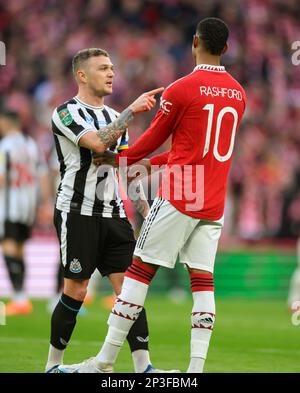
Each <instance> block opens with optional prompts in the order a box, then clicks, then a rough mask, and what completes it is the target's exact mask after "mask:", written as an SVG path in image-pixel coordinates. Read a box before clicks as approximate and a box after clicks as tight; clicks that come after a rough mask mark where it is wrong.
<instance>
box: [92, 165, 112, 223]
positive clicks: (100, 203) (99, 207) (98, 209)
mask: <svg viewBox="0 0 300 393" xmlns="http://www.w3.org/2000/svg"><path fill="white" fill-rule="evenodd" d="M107 176H108V172H105V173H104V174H103V176H98V177H97V184H96V192H95V194H96V195H95V202H94V206H93V215H96V214H99V213H100V214H102V213H103V210H104V189H105V183H103V184H101V185H100V186H99V184H100V183H101V182H102V181H104V182H105V181H106V178H107ZM99 194H100V195H99ZM98 196H99V198H98Z"/></svg>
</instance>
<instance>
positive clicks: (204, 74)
mask: <svg viewBox="0 0 300 393" xmlns="http://www.w3.org/2000/svg"><path fill="white" fill-rule="evenodd" d="M228 35H229V32H228V27H227V26H226V24H225V23H224V22H223V21H222V20H220V19H217V18H207V19H204V20H202V21H201V22H200V23H199V24H198V26H197V30H196V34H195V35H194V37H193V44H192V53H193V57H194V59H195V61H196V67H195V68H194V70H193V72H191V73H190V74H189V75H187V76H185V77H183V78H181V79H179V80H177V81H176V82H174V83H173V84H171V85H170V86H169V87H168V88H167V89H166V90H165V91H164V93H163V95H162V99H161V105H160V109H159V111H158V113H157V114H156V116H155V118H154V119H153V121H152V123H151V125H150V127H149V128H148V130H147V131H146V132H145V133H144V134H143V135H142V136H141V137H140V138H139V139H138V140H137V141H136V143H135V144H134V145H133V146H132V147H130V148H129V149H128V150H125V151H124V152H122V153H120V154H118V155H106V160H105V163H111V164H114V165H121V166H122V165H124V163H123V160H124V159H125V158H126V163H127V165H132V164H134V163H135V162H137V161H139V160H141V159H143V158H144V157H146V156H147V155H148V154H150V153H152V152H153V151H154V150H156V149H157V148H158V147H159V146H160V145H161V144H162V143H163V142H164V141H165V140H166V139H167V138H168V137H169V136H170V135H172V146H171V149H170V151H169V152H166V153H163V154H161V155H159V156H156V157H154V158H152V159H150V163H151V164H152V165H154V164H159V165H161V164H167V167H166V169H165V171H164V180H163V181H162V185H161V188H160V190H159V194H158V197H157V198H156V200H155V201H154V203H153V205H152V207H151V210H150V213H149V215H148V217H147V219H146V221H145V223H144V225H143V228H142V230H141V234H140V236H139V239H138V242H137V245H136V248H135V251H134V258H133V263H132V265H131V266H130V267H129V268H128V270H127V272H126V274H125V279H124V283H123V287H122V292H121V294H120V295H119V297H118V298H117V299H116V302H115V305H114V307H113V309H112V312H111V314H110V317H109V320H108V324H109V329H108V334H107V336H106V339H105V343H104V345H103V347H102V349H101V350H100V352H99V354H98V355H97V356H96V357H95V358H93V359H92V360H89V361H87V362H84V363H82V364H81V366H79V368H78V371H79V372H109V371H110V370H112V366H113V364H114V363H115V361H116V358H117V355H118V353H119V350H120V348H121V346H122V345H123V342H124V340H125V338H126V336H127V333H128V331H129V329H130V327H131V326H132V324H133V323H134V321H135V320H136V319H137V317H138V315H139V312H140V310H142V307H143V305H144V301H145V298H146V295H147V291H148V287H149V285H150V282H151V280H152V278H153V276H154V274H155V272H156V271H157V269H158V267H159V266H165V267H168V268H173V267H174V265H175V262H176V258H177V256H178V255H179V259H180V262H181V263H184V264H185V265H186V266H187V268H188V270H189V273H190V279H191V289H192V294H193V301H194V304H193V309H192V313H191V354H190V356H191V360H190V364H189V367H188V370H187V372H188V373H201V372H202V371H203V367H204V362H205V359H206V356H207V352H208V347H209V341H210V337H211V334H212V330H213V326H214V321H215V300H214V278H213V271H214V261H215V256H216V251H217V246H218V240H219V238H220V235H221V230H222V226H223V215H224V202H225V193H226V184H227V178H228V172H229V169H230V164H231V159H232V153H233V147H234V141H235V136H236V132H237V129H238V127H239V124H240V122H241V119H242V116H243V113H244V111H245V101H246V97H245V92H244V90H243V88H242V87H241V85H240V84H239V83H238V82H237V81H236V80H235V79H234V78H233V77H232V76H231V75H230V74H228V73H227V72H226V70H225V68H224V67H223V66H221V65H220V59H221V56H222V54H224V53H225V51H226V50H227V39H228ZM100 161H101V160H100Z"/></svg>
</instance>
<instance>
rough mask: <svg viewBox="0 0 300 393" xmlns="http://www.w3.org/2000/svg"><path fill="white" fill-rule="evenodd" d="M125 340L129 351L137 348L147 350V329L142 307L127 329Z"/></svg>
mask: <svg viewBox="0 0 300 393" xmlns="http://www.w3.org/2000/svg"><path fill="white" fill-rule="evenodd" d="M127 341H128V344H129V346H130V350H131V352H134V351H137V350H138V349H145V350H148V341H149V330H148V322H147V317H146V311H145V309H144V308H143V310H142V311H141V312H140V315H139V317H138V319H137V320H136V321H135V322H134V324H133V325H132V327H131V329H130V330H129V333H128V335H127Z"/></svg>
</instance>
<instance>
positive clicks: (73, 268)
mask: <svg viewBox="0 0 300 393" xmlns="http://www.w3.org/2000/svg"><path fill="white" fill-rule="evenodd" d="M81 271H82V267H81V264H80V262H79V261H78V259H76V258H74V259H73V261H71V263H70V272H72V273H80V272H81Z"/></svg>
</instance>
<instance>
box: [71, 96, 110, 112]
mask: <svg viewBox="0 0 300 393" xmlns="http://www.w3.org/2000/svg"><path fill="white" fill-rule="evenodd" d="M74 99H75V100H76V101H77V102H79V103H80V104H81V105H83V106H85V107H87V108H90V109H103V108H104V105H102V106H93V105H89V104H86V103H85V102H83V101H81V100H80V99H79V98H78V97H77V96H76V97H74Z"/></svg>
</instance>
